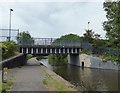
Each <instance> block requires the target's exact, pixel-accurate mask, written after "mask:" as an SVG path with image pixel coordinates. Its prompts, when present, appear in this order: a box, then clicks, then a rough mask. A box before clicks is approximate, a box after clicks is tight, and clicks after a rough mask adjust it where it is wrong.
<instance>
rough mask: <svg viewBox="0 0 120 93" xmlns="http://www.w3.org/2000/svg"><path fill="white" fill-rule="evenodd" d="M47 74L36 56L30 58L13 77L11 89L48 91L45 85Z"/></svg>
mask: <svg viewBox="0 0 120 93" xmlns="http://www.w3.org/2000/svg"><path fill="white" fill-rule="evenodd" d="M44 78H45V74H44V73H43V70H42V69H41V68H40V63H38V61H37V60H36V59H35V58H32V59H30V60H28V62H27V65H26V66H23V67H21V68H20V69H19V70H18V71H17V73H15V75H14V77H13V87H12V88H11V91H33V93H34V92H35V91H48V89H47V88H46V87H45V86H44V85H43V79H44Z"/></svg>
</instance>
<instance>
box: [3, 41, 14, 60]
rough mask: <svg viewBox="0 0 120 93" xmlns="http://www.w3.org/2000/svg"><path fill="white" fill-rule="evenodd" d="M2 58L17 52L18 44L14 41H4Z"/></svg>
mask: <svg viewBox="0 0 120 93" xmlns="http://www.w3.org/2000/svg"><path fill="white" fill-rule="evenodd" d="M1 44H2V48H1V49H2V59H6V58H9V57H11V56H14V55H15V52H16V44H15V42H13V41H10V42H9V41H8V42H2V43H1Z"/></svg>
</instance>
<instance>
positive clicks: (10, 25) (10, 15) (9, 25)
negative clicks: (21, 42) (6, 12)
mask: <svg viewBox="0 0 120 93" xmlns="http://www.w3.org/2000/svg"><path fill="white" fill-rule="evenodd" d="M11 11H13V9H10V23H9V41H10V38H11Z"/></svg>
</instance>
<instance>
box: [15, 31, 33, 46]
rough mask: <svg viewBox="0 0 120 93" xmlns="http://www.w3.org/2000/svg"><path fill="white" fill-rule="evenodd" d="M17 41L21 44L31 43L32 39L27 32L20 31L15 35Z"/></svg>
mask: <svg viewBox="0 0 120 93" xmlns="http://www.w3.org/2000/svg"><path fill="white" fill-rule="evenodd" d="M17 42H18V43H19V44H22V45H32V44H34V39H33V38H32V37H31V35H30V33H29V32H21V33H20V34H19V35H18V36H17Z"/></svg>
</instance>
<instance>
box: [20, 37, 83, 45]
mask: <svg viewBox="0 0 120 93" xmlns="http://www.w3.org/2000/svg"><path fill="white" fill-rule="evenodd" d="M18 44H19V45H53V46H81V41H79V40H78V41H76V40H57V38H33V39H32V40H23V41H19V43H18Z"/></svg>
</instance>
